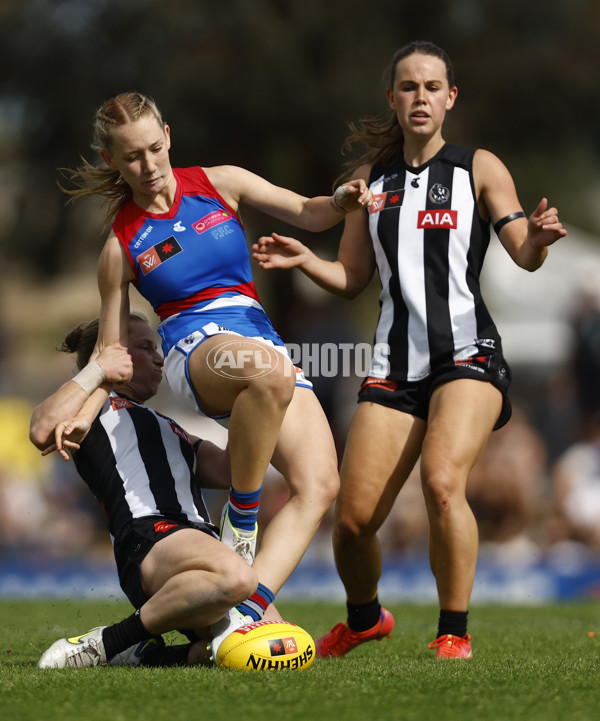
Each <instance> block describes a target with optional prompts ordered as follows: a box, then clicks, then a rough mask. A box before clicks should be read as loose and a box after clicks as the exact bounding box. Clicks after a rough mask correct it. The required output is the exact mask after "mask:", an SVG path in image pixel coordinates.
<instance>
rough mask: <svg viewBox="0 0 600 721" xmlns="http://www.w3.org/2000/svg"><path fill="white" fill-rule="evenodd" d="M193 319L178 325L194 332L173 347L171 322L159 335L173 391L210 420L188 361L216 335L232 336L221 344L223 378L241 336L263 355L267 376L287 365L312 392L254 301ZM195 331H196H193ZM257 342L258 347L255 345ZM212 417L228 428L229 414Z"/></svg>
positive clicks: (211, 309)
mask: <svg viewBox="0 0 600 721" xmlns="http://www.w3.org/2000/svg"><path fill="white" fill-rule="evenodd" d="M241 298H242V299H244V298H245V296H241ZM228 300H230V299H228ZM248 300H249V299H248ZM192 316H193V317H192V318H191V320H189V322H187V321H186V322H185V323H183V325H182V324H181V322H178V323H177V327H180V328H182V329H183V328H187V329H188V330H189V331H190V332H189V333H188V334H187V335H185V336H183V337H180V338H179V339H178V340H176V341H175V342H174V343H171V340H172V338H173V336H172V330H173V329H172V328H169V333H167V330H166V329H167V328H168V327H169V324H170V321H167V322H166V323H164V324H163V325H162V326H161V327H160V328H159V333H160V334H161V335H162V337H163V352H164V353H165V366H164V371H165V378H166V379H167V383H168V384H169V387H170V388H171V390H172V391H173V392H174V393H175V394H176V395H178V396H180V397H181V398H183V400H184V401H185V402H186V404H187V405H188V406H189V407H190V408H192V409H193V410H195V411H196V412H197V413H200V414H201V415H204V416H208V414H207V413H205V412H204V410H203V409H202V408H201V406H200V404H199V402H198V398H197V397H196V394H195V392H194V387H193V385H192V383H191V380H190V375H189V370H188V361H189V357H190V355H191V353H192V352H193V351H194V350H195V349H196V348H197V347H198V346H199V345H200V344H201V343H203V342H204V341H205V340H206V339H207V338H210V337H211V336H214V335H226V336H228V337H226V338H225V339H224V340H223V343H222V344H220V345H221V346H222V355H221V361H222V362H223V365H222V366H221V367H220V369H219V370H220V371H222V373H220V374H221V375H226V373H227V366H226V362H227V358H228V356H227V348H228V346H233V344H234V343H237V340H233V341H232V340H231V338H230V336H237V337H238V338H240V339H247V340H248V341H249V345H250V344H251V343H252V344H253V347H254V351H249V352H255V353H256V352H260V353H261V354H262V356H263V368H264V373H265V374H266V373H268V372H269V370H270V369H272V368H274V367H275V366H276V365H277V364H278V363H280V362H285V361H287V362H288V365H289V368H290V372H295V374H296V385H297V386H300V387H302V388H312V383H311V382H310V381H309V380H307V379H306V377H305V376H304V372H303V371H302V370H301V369H300V368H295V367H294V365H293V363H292V362H291V359H290V356H289V353H288V350H287V348H286V347H285V344H284V342H283V341H282V340H281V338H280V336H279V335H278V334H277V333H276V332H275V329H274V328H273V326H272V325H271V321H270V320H269V318H268V316H267V314H266V313H265V312H264V311H263V310H262V307H261V306H260V305H259V304H258V303H256V301H252V305H247V304H246V303H245V302H244V301H243V300H242V302H241V303H240V305H236V306H231V305H227V306H224V307H223V306H219V305H215V307H205V308H204V310H202V311H200V312H194V313H193V314H192ZM186 317H187V315H186ZM192 321H193V323H192ZM192 327H193V330H191V328H192ZM254 341H256V342H257V343H256V344H254ZM217 351H218V347H217V349H215V352H217ZM211 354H213V351H211ZM284 359H285V360H284ZM217 362H218V359H217ZM259 372H260V366H259ZM208 417H210V418H213V419H214V420H216V421H217V422H219V423H220V424H221V425H222V426H224V427H225V428H227V427H228V423H229V414H225V415H223V416H208Z"/></svg>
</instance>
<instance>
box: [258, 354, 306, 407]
mask: <svg viewBox="0 0 600 721" xmlns="http://www.w3.org/2000/svg"><path fill="white" fill-rule="evenodd" d="M288 365H289V364H280V366H277V368H275V369H273V371H272V372H271V373H267V375H265V376H261V377H259V378H256V380H254V381H253V384H254V390H255V392H256V393H260V394H261V395H262V396H263V397H264V398H266V399H268V400H270V401H272V402H274V403H277V404H279V405H284V406H287V405H289V403H290V401H291V400H292V396H293V395H294V388H295V386H296V377H295V373H294V372H293V368H292V369H291V370H289V368H288Z"/></svg>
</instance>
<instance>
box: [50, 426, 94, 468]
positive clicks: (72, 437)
mask: <svg viewBox="0 0 600 721" xmlns="http://www.w3.org/2000/svg"><path fill="white" fill-rule="evenodd" d="M90 427H91V423H90V421H89V420H88V419H86V418H83V417H81V416H75V418H71V419H70V420H68V421H62V422H61V423H59V424H58V425H57V426H56V428H55V430H54V443H53V444H52V445H50V446H48V447H47V448H45V449H44V450H43V451H42V455H43V456H47V455H48V454H50V453H52V452H54V451H57V452H58V453H59V455H60V456H61V457H62V458H64V460H65V461H68V460H69V458H70V454H69V451H70V452H71V453H72V452H73V451H76V450H79V448H80V444H81V442H82V441H83V440H84V438H85V437H86V436H87V434H88V433H89V431H90Z"/></svg>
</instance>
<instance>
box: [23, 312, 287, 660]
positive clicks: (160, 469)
mask: <svg viewBox="0 0 600 721" xmlns="http://www.w3.org/2000/svg"><path fill="white" fill-rule="evenodd" d="M97 336H98V320H94V321H91V322H89V323H82V324H81V325H79V326H77V327H76V328H74V329H73V330H72V331H71V332H70V333H69V334H68V335H67V336H66V338H65V341H64V343H63V346H62V350H64V351H66V352H71V353H76V354H77V365H78V367H79V369H80V372H79V373H78V374H77V375H75V376H74V377H73V378H72V379H71V380H70V381H67V382H66V383H65V384H64V385H63V386H61V388H59V389H58V390H57V391H56V392H55V393H53V394H52V395H51V396H49V397H48V398H47V399H46V400H44V401H43V402H42V403H40V404H39V405H38V406H37V407H36V408H35V410H34V412H33V415H32V419H31V425H30V437H31V440H32V442H33V443H34V444H35V445H36V446H37V447H38V448H39V449H41V450H42V451H43V453H44V454H47V453H49V452H50V451H52V450H58V451H59V452H60V453H61V455H62V456H63V458H65V459H68V458H69V452H71V453H72V454H73V460H74V462H75V465H76V467H77V470H78V472H79V475H80V476H81V477H82V479H83V480H84V481H85V483H86V484H87V485H88V486H89V488H90V490H91V491H92V493H93V494H94V495H95V496H96V498H97V499H98V501H99V502H100V504H101V506H102V507H103V508H104V510H105V512H106V515H107V518H108V526H109V530H110V533H111V536H112V538H113V541H114V553H115V560H116V563H117V570H118V573H119V581H120V584H121V587H122V589H123V591H124V593H125V594H126V596H127V597H128V598H129V600H130V601H131V603H132V605H133V606H134V608H135V609H136V612H135V613H133V614H132V615H131V616H129V617H128V618H126V619H124V620H123V621H120V622H119V623H115V624H113V625H110V626H99V627H97V628H94V629H92V630H91V631H89V632H87V633H84V634H82V635H80V636H73V637H70V638H66V639H59V640H58V641H56V642H55V643H53V644H52V646H50V648H49V649H47V651H45V653H44V654H43V655H42V657H41V659H40V661H39V664H38V665H39V667H40V668H64V667H71V668H79V667H84V666H103V665H106V664H108V665H128V666H137V665H139V664H140V662H141V663H142V664H144V665H174V664H177V665H179V664H186V663H189V664H209V663H210V659H209V654H208V652H207V644H206V641H204V642H201V641H200V640H199V639H200V638H206V639H208V638H209V631H208V627H209V626H210V625H211V624H213V623H215V622H217V621H219V620H220V619H221V618H222V617H223V615H224V614H225V613H227V612H228V611H229V609H230V608H231V607H232V606H235V605H236V604H237V603H239V602H241V601H244V600H245V599H247V598H248V597H249V596H250V595H251V594H252V593H254V591H255V590H256V588H257V584H258V579H257V575H256V572H255V571H254V569H253V568H252V567H251V566H250V565H249V564H248V563H247V562H246V561H245V560H244V559H243V558H242V557H241V556H239V555H238V554H237V553H235V551H233V550H232V549H231V548H229V547H228V546H226V545H225V544H223V543H221V542H220V541H219V533H218V528H217V527H216V526H214V525H213V524H212V523H211V520H210V518H209V516H208V512H207V509H206V506H205V504H204V501H203V498H202V493H201V491H200V487H199V484H202V485H203V486H205V487H212V488H222V489H223V490H226V489H227V488H228V487H229V459H228V455H227V453H226V451H223V450H222V449H220V448H218V447H217V446H215V445H214V444H213V443H211V442H210V441H208V440H204V441H201V440H200V439H198V438H194V437H193V436H190V435H189V434H188V433H187V432H186V431H185V430H184V429H183V428H181V427H180V426H179V425H178V424H177V423H176V422H175V421H173V420H172V419H170V418H167V417H166V416H163V415H162V414H160V413H157V412H156V411H155V410H153V409H152V408H150V407H148V406H147V405H145V403H146V401H148V400H149V399H150V398H152V397H153V396H154V395H155V394H156V392H157V390H158V387H159V384H160V382H161V379H162V369H163V357H162V355H161V354H160V353H159V352H158V350H157V347H156V340H155V337H154V333H153V331H152V329H151V328H150V326H149V325H148V323H147V322H146V321H145V319H144V318H142V317H141V316H138V315H135V314H131V315H130V317H129V334H128V346H127V349H125V348H124V347H122V346H120V345H119V344H114V345H110V346H107V347H106V348H105V349H104V350H103V351H102V352H101V353H100V354H99V355H98V357H97V358H96V360H94V361H92V362H91V363H88V360H89V358H90V354H91V353H92V351H93V349H94V346H95V344H96V340H97ZM128 351H129V354H130V355H129V354H128ZM100 386H102V388H103V389H104V390H105V391H106V392H105V393H104V394H98V393H96V394H95V398H96V399H97V401H98V404H97V406H96V408H95V409H94V407H93V406H91V405H90V404H86V405H85V406H84V403H85V401H87V399H88V397H89V396H90V395H91V394H93V393H94V391H95V390H96V389H97V388H99V387H100ZM102 398H103V400H104V402H103V403H102V402H101V401H102ZM82 407H83V410H82ZM63 419H69V420H63ZM55 441H56V442H55ZM73 532H74V533H76V528H75V527H74V528H73ZM271 610H272V611H274V609H271ZM272 617H273V616H272ZM174 629H179V630H182V631H184V632H185V633H186V635H187V636H188V638H189V639H190V643H189V644H180V645H178V646H168V647H165V646H164V644H162V643H161V638H160V636H161V634H163V633H166V632H167V631H171V630H174Z"/></svg>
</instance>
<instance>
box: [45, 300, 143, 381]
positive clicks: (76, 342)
mask: <svg viewBox="0 0 600 721" xmlns="http://www.w3.org/2000/svg"><path fill="white" fill-rule="evenodd" d="M129 320H130V322H131V321H140V322H142V323H147V320H146V318H144V316H143V315H141V314H140V313H130V314H129ZM99 324H100V321H99V319H98V318H94V320H90V321H84V322H83V323H80V324H79V325H77V326H75V328H73V329H72V330H70V331H69V332H68V333H67V335H66V336H65V339H64V341H63V342H62V345H60V346H59V347H58V350H60V351H63V352H64V353H76V354H77V368H79V370H81V369H82V368H85V366H86V365H87V364H88V362H89V360H90V356H91V355H92V351H93V350H94V348H95V347H96V341H97V340H98V327H99Z"/></svg>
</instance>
